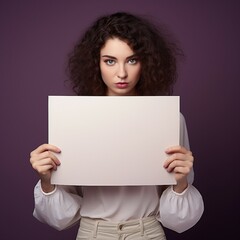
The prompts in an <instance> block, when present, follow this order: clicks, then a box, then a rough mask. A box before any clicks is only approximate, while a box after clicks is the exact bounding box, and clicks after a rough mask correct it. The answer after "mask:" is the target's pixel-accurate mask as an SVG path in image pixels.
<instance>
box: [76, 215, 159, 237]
mask: <svg viewBox="0 0 240 240" xmlns="http://www.w3.org/2000/svg"><path fill="white" fill-rule="evenodd" d="M154 224H159V223H158V221H157V220H156V218H155V217H154V216H152V217H145V218H140V219H137V220H129V221H121V222H109V221H105V220H100V219H90V218H85V217H83V218H82V219H81V225H85V226H86V227H88V228H92V229H93V230H94V232H93V237H96V236H97V232H98V231H101V232H104V231H106V230H107V231H108V232H109V233H117V234H124V233H134V232H139V231H140V233H141V235H142V236H143V235H144V228H145V227H146V228H147V227H151V225H154Z"/></svg>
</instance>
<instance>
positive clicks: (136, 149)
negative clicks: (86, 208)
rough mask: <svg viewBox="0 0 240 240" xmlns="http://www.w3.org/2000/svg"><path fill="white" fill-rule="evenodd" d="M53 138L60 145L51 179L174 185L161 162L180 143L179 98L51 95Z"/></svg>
mask: <svg viewBox="0 0 240 240" xmlns="http://www.w3.org/2000/svg"><path fill="white" fill-rule="evenodd" d="M49 143H50V144H53V145H55V146H58V147H59V148H60V149H61V150H62V152H61V153H60V154H56V155H57V157H58V158H59V160H60V161H61V165H60V166H59V167H58V170H57V171H56V172H55V171H54V172H53V174H52V179H51V182H52V183H53V184H61V185H89V186H100V185H108V186H109V185H111V186H114V185H115V186H117V185H118V186H119V185H120V186H124V185H125V186H126V185H168V184H175V183H176V181H175V179H174V176H173V174H169V173H167V171H166V170H165V169H164V168H163V163H164V161H165V160H166V158H167V155H166V154H165V152H164V151H165V149H166V148H167V147H170V146H173V145H178V144H179V97H178V96H164V97H163V96H161V97H159V96H154V97H150V96H149V97H138V96H137V97H135V96H134V97H133V96H131V97H127V96H124V97H115V96H114V97H110V96H107V97H86V96H49Z"/></svg>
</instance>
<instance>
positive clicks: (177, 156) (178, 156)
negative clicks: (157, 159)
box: [163, 153, 185, 168]
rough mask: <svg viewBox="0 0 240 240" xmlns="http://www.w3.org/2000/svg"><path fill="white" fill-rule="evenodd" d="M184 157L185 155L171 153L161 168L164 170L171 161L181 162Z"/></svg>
mask: <svg viewBox="0 0 240 240" xmlns="http://www.w3.org/2000/svg"><path fill="white" fill-rule="evenodd" d="M184 157H185V155H184V154H182V153H173V154H172V155H170V156H169V157H168V159H167V160H166V161H165V163H164V165H163V166H164V167H165V168H166V167H168V166H169V164H171V163H172V162H173V161H176V160H183V159H184Z"/></svg>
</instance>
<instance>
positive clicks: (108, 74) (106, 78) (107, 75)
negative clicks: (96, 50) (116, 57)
mask: <svg viewBox="0 0 240 240" xmlns="http://www.w3.org/2000/svg"><path fill="white" fill-rule="evenodd" d="M100 71H101V76H102V79H103V81H109V79H111V78H112V71H110V69H109V68H107V67H106V66H101V67H100Z"/></svg>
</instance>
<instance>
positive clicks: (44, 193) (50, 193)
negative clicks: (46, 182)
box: [40, 184, 57, 196]
mask: <svg viewBox="0 0 240 240" xmlns="http://www.w3.org/2000/svg"><path fill="white" fill-rule="evenodd" d="M40 190H41V193H42V194H43V195H45V196H49V195H52V194H54V193H55V192H56V191H57V186H56V185H54V189H53V190H52V191H51V192H47V193H46V192H44V191H43V189H42V186H41V184H40Z"/></svg>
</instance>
